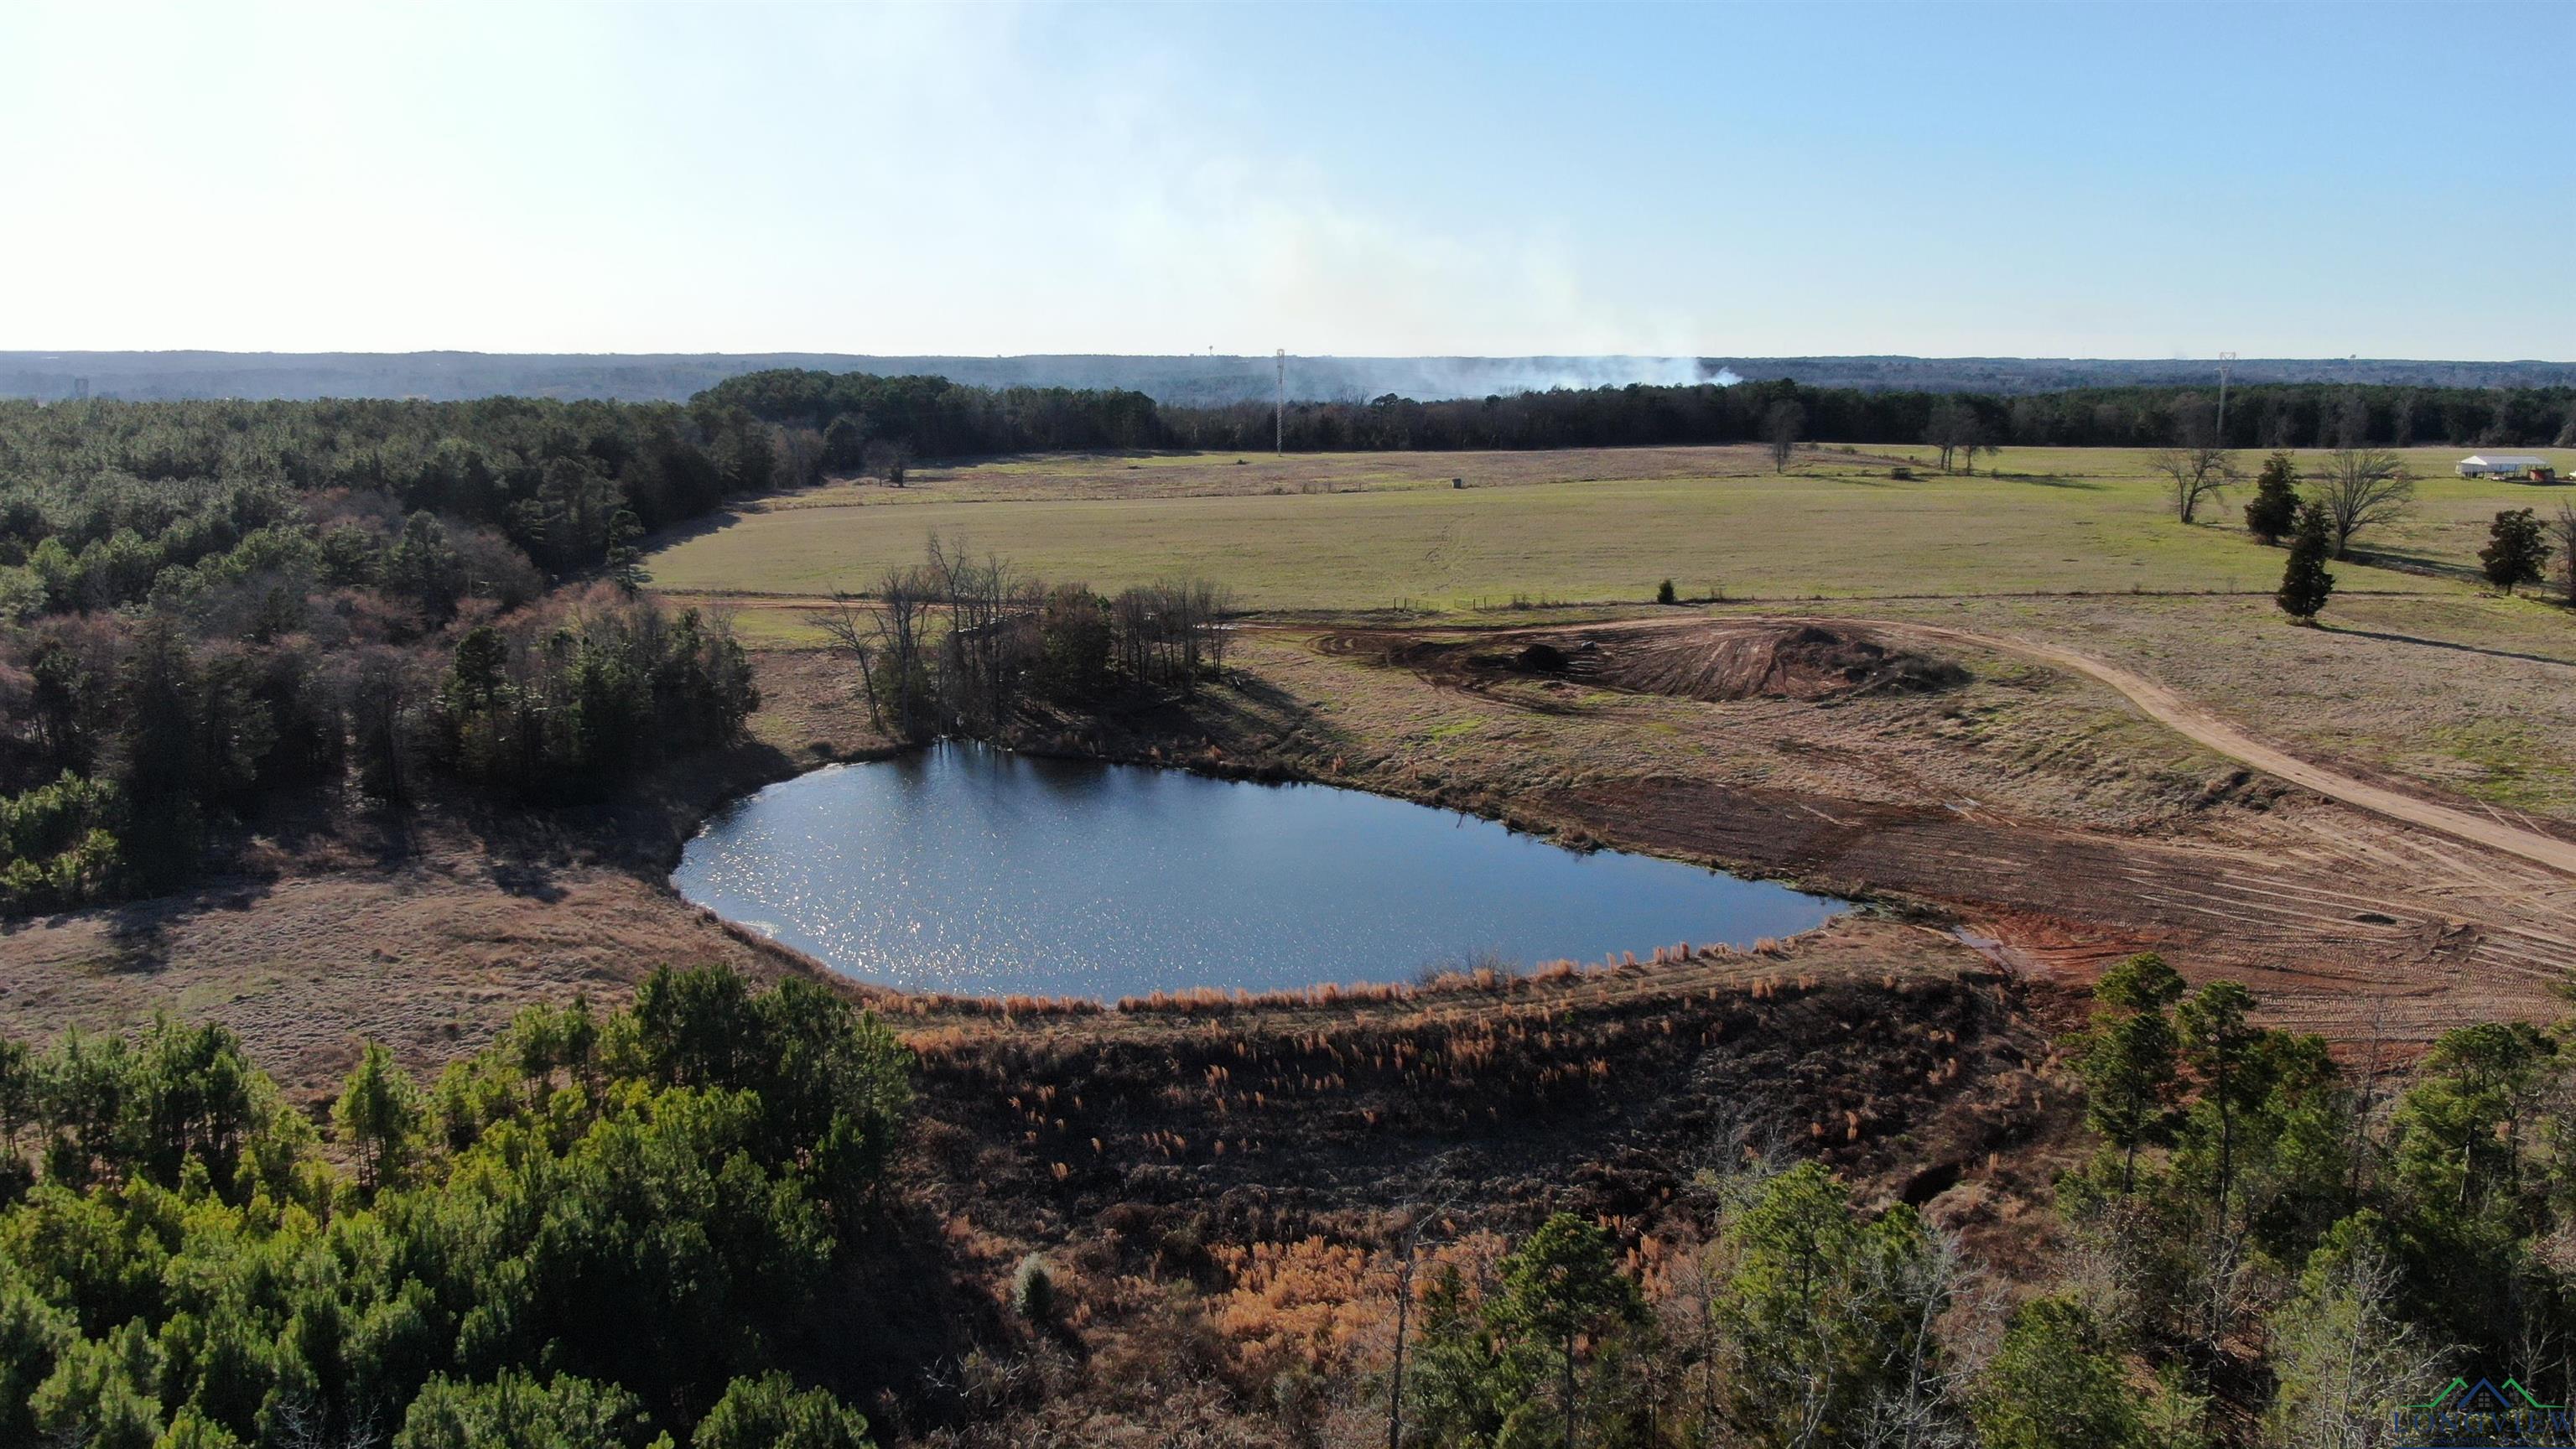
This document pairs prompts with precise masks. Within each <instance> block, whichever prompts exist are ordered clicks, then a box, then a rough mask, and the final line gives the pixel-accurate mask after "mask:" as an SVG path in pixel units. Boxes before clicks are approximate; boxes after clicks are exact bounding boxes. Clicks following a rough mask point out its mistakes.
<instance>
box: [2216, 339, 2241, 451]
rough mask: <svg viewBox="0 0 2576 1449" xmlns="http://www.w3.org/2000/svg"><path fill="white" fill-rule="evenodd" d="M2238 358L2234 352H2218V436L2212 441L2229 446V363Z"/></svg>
mask: <svg viewBox="0 0 2576 1449" xmlns="http://www.w3.org/2000/svg"><path fill="white" fill-rule="evenodd" d="M2235 360H2236V354H2235V353H2233V352H2222V353H2220V354H2218V436H2217V437H2216V438H2214V439H2212V440H2211V441H2213V442H2215V443H2217V444H2218V446H2220V447H2222V448H2224V447H2226V446H2227V364H2229V363H2231V362H2234V361H2235Z"/></svg>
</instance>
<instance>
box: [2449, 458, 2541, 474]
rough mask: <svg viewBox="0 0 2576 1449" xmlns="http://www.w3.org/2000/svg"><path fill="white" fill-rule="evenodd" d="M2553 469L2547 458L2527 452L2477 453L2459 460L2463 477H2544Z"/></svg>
mask: <svg viewBox="0 0 2576 1449" xmlns="http://www.w3.org/2000/svg"><path fill="white" fill-rule="evenodd" d="M2554 471H2555V470H2553V469H2552V468H2551V467H2550V466H2549V460H2548V459H2547V458H2535V457H2533V456H2532V455H2530V454H2529V453H2479V454H2477V455H2475V456H2474V457H2468V458H2462V459H2461V460H2460V476H2461V477H2463V478H2546V477H2549V476H2550V475H2551V473H2552V472H2554Z"/></svg>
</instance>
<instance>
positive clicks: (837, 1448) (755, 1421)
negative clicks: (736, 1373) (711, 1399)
mask: <svg viewBox="0 0 2576 1449" xmlns="http://www.w3.org/2000/svg"><path fill="white" fill-rule="evenodd" d="M689 1446H690V1449H869V1440H868V1421H867V1419H866V1418H865V1417H864V1416H862V1415H861V1414H859V1413H858V1411H856V1410H854V1409H851V1408H848V1407H846V1406H844V1405H843V1404H842V1403H841V1401H840V1400H839V1399H836V1398H834V1397H832V1395H831V1394H830V1393H829V1392H827V1391H825V1390H823V1389H809V1390H807V1391H805V1392H803V1393H798V1392H797V1391H796V1385H795V1382H794V1381H793V1380H791V1379H789V1378H788V1377H787V1375H785V1374H765V1375H763V1376H761V1377H759V1378H739V1379H735V1380H734V1381H733V1382H732V1383H731V1384H728V1385H727V1386H726V1387H725V1395H724V1397H723V1398H722V1399H719V1400H717V1401H716V1406H715V1407H714V1408H713V1409H711V1410H709V1411H708V1412H707V1416H706V1418H705V1419H704V1420H702V1421H700V1423H699V1424H698V1432H697V1433H696V1434H695V1435H694V1436H693V1437H691V1439H690V1440H689Z"/></svg>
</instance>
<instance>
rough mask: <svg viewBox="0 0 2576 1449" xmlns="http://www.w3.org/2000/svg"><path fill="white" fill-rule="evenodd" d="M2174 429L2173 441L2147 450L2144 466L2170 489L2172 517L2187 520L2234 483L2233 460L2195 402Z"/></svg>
mask: <svg viewBox="0 0 2576 1449" xmlns="http://www.w3.org/2000/svg"><path fill="white" fill-rule="evenodd" d="M2175 432H2176V434H2177V441H2176V443H2175V445H2174V446H2173V447H2170V448H2159V449H2157V450H2156V451H2155V452H2153V453H2150V454H2148V455H2147V468H2148V471H2150V472H2154V473H2160V474H2162V475H2163V476H2164V478H2165V481H2166V484H2167V486H2168V487H2170V488H2171V490H2172V495H2173V506H2174V517H2176V518H2178V519H2180V520H2181V521H2182V522H2184V523H2189V522H2191V521H2192V519H2193V516H2194V515H2195V514H2197V513H2198V512H2199V511H2200V505H2202V504H2203V503H2216V502H2217V501H2218V500H2219V496H2220V495H2221V494H2222V493H2224V492H2225V491H2226V490H2227V489H2228V488H2229V487H2230V486H2232V485H2233V484H2235V483H2236V481H2237V476H2238V475H2237V471H2236V460H2235V457H2234V455H2233V454H2231V453H2229V452H2228V451H2227V449H2226V448H2224V447H2222V446H2220V442H2219V437H2218V429H2217V425H2216V423H2215V422H2214V420H2213V419H2212V418H2211V417H2210V416H2209V414H2208V413H2206V412H2204V411H2202V410H2201V409H2199V408H2198V407H2196V406H2193V407H2187V408H2186V409H2185V411H2184V413H2183V417H2182V419H2181V422H2180V424H2179V426H2178V427H2177V428H2176V429H2175Z"/></svg>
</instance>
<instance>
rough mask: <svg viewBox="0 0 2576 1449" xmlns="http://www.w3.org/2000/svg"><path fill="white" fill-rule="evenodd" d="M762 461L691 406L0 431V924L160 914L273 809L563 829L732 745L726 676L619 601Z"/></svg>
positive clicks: (226, 410)
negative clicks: (314, 804)
mask: <svg viewBox="0 0 2576 1449" xmlns="http://www.w3.org/2000/svg"><path fill="white" fill-rule="evenodd" d="M780 444H781V430H780V429H779V428H778V427H777V426H776V425H774V424H772V423H768V422H765V421H763V420H760V419H757V418H754V417H752V416H750V415H749V414H747V413H744V412H741V411H739V410H728V409H725V408H723V407H721V406H719V405H713V404H699V405H693V406H690V407H676V406H671V405H661V404H657V405H653V406H645V407H629V406H620V405H615V404H608V403H572V404H565V403H552V402H543V401H533V400H527V399H489V400H485V401H482V402H473V403H452V404H428V403H402V402H319V403H110V402H83V403H67V404H58V405H55V406H51V407H41V408H40V407H36V406H33V405H31V404H22V403H0V911H26V910H39V909H52V908H57V907H63V906H69V905H75V904H79V903H81V902H84V901H89V900H95V899H99V898H101V897H104V896H109V895H114V894H118V893H121V892H125V891H130V890H148V889H159V888H164V887H167V886H168V885H171V884H173V883H175V882H177V881H179V880H181V879H183V878H184V877H185V876H186V875H187V874H188V872H189V871H190V870H191V869H192V868H193V867H194V865H195V864H196V862H197V859H198V856H199V854H200V851H201V848H202V846H203V844H204V843H205V842H206V840H207V839H208V838H209V834H210V831H211V830H212V829H213V828H214V827H215V826H216V825H218V824H220V823H222V822H223V821H225V820H227V819H233V818H241V817H246V816H247V815H248V814H249V813H250V812H252V811H254V810H255V809H256V808H257V807H258V806H259V805H260V803H261V802H262V801H263V800H265V799H266V798H268V797H269V796H271V795H273V794H275V793H276V792H278V791H282V790H289V789H316V788H318V789H324V790H330V789H336V788H339V787H341V786H343V785H353V786H355V787H357V788H359V789H362V790H364V791H367V792H369V793H372V794H374V795H377V796H379V797H383V798H393V799H417V798H420V797H421V796H422V795H423V794H425V793H430V792H435V791H437V790H440V789H443V788H445V789H453V788H483V789H487V790H490V791H492V792H494V793H497V794H500V795H503V796H505V797H508V798H515V799H528V800H563V799H572V798H581V797H585V796H590V795H595V794H597V793H598V792H600V791H601V790H604V789H606V788H608V787H609V786H611V785H613V784H614V783H616V782H617V781H618V780H620V779H622V778H625V777H626V776H628V775H630V774H631V773H632V772H633V771H634V770H636V769H638V768H641V767H643V766H645V765H648V764H650V763H652V762H654V761H656V760H659V759H662V758H666V757H668V756H669V755H670V754H672V753H676V752H679V751H684V750H687V749H691V748H695V747H697V746H699V745H703V744H709V743H714V742H717V741H720V740H723V739H726V738H729V737H730V736H731V735H732V734H733V733H734V732H735V730H736V729H738V727H739V724H740V721H741V719H742V717H743V714H744V713H745V712H746V711H747V710H748V709H749V708H750V707H751V705H752V703H753V694H752V691H751V687H750V682H749V674H748V666H747V665H746V663H745V662H744V660H743V658H742V655H741V651H740V649H739V647H738V646H736V645H735V644H734V643H733V642H732V640H731V639H730V638H728V637H726V636H725V635H724V632H723V631H722V629H721V628H720V627H718V626H717V625H716V624H715V622H714V621H711V620H707V619H703V618H700V617H697V616H686V617H683V618H681V619H679V620H676V621H675V620H672V619H669V618H666V617H665V616H664V615H663V614H662V612H661V611H660V610H659V609H658V608H657V607H656V606H655V605H653V604H652V603H651V602H649V601H647V600H643V599H640V598H637V597H632V596H631V587H632V585H633V584H634V583H635V582H636V581H637V569H636V563H635V559H636V552H635V545H636V540H638V539H639V538H640V537H641V536H642V535H643V534H644V533H645V532H646V531H647V530H649V529H653V528H659V527H664V526H667V525H669V524H672V523H676V522H679V521H681V520H684V519H687V518H690V517H693V516H696V515H699V514H702V513H705V512H706V511H708V510H709V509H712V508H714V507H715V506H716V505H717V504H718V503H719V502H720V501H721V500H723V499H724V498H725V497H726V496H728V495H730V494H733V493H738V492H744V491H751V490H758V489H764V488H767V487H769V486H771V484H772V482H773V479H774V477H775V465H776V459H777V458H778V456H779V454H780V450H781V448H780ZM585 581H590V582H595V583H597V584H598V585H600V586H601V588H602V591H601V592H598V593H587V594H567V595H563V596H561V597H550V596H549V591H550V590H553V589H556V588H557V587H558V586H560V585H565V584H572V583H584V582H585ZM585 586H588V584H587V583H585Z"/></svg>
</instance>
